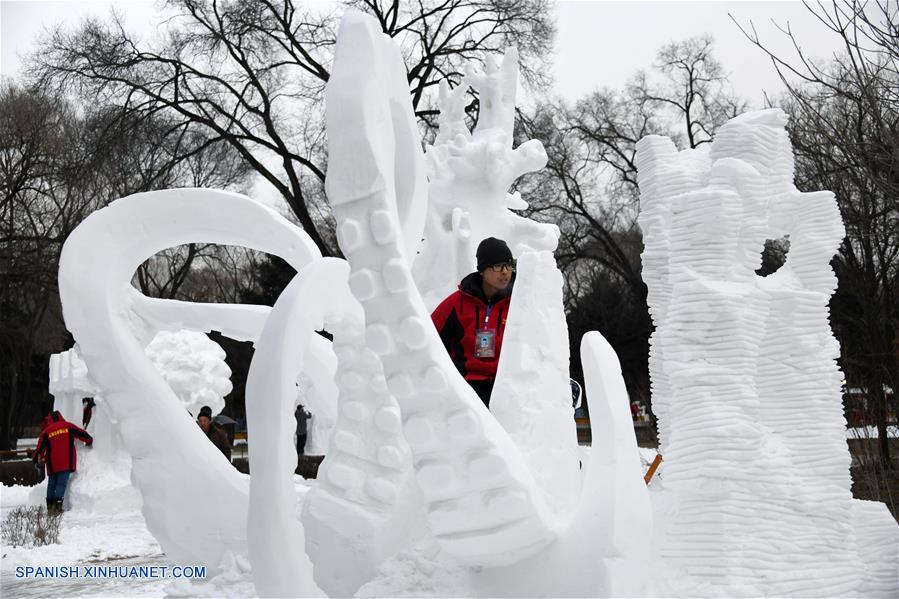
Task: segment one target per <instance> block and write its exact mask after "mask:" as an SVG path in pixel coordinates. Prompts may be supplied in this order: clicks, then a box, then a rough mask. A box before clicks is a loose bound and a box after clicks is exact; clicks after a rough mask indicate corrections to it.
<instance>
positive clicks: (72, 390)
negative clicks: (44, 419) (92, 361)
mask: <svg viewBox="0 0 899 599" xmlns="http://www.w3.org/2000/svg"><path fill="white" fill-rule="evenodd" d="M48 389H49V391H50V394H51V395H52V396H53V409H54V410H59V412H60V414H62V416H63V418H65V419H66V420H68V421H69V422H74V423H75V424H78V425H79V426H80V425H81V414H82V410H83V404H82V402H81V400H82V398H85V397H94V396H95V395H97V393H98V392H99V389H97V385H96V384H95V383H94V382H93V381H92V380H91V378H90V374H88V372H87V365H85V363H84V360H82V359H81V355H80V354H79V353H78V346H77V344H76V346H75V347H73V348H72V349H69V350H67V351H64V352H61V353H58V354H53V355H51V356H50V378H49V386H48Z"/></svg>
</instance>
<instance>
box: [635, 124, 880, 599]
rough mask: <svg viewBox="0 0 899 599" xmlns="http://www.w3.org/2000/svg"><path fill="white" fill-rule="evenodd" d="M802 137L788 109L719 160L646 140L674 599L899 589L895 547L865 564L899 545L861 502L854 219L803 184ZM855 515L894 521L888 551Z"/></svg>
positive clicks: (755, 127) (660, 556) (648, 248)
mask: <svg viewBox="0 0 899 599" xmlns="http://www.w3.org/2000/svg"><path fill="white" fill-rule="evenodd" d="M785 124H786V115H785V114H784V113H783V112H781V111H780V110H778V109H771V110H765V111H761V112H755V113H750V114H746V115H743V116H740V117H737V118H735V119H733V120H731V121H729V122H728V123H727V124H725V125H724V126H723V127H721V129H720V130H719V131H718V133H717V135H716V136H715V139H714V141H713V143H712V144H711V149H710V151H709V152H708V153H705V152H700V151H696V150H687V151H683V152H678V151H677V150H676V148H675V146H674V144H673V143H672V142H671V141H670V140H668V139H667V138H662V137H657V136H652V137H647V138H644V139H643V140H641V141H640V142H639V143H638V145H637V166H638V169H639V177H638V181H639V184H640V191H641V207H642V212H641V214H640V225H641V227H642V229H643V236H644V240H645V250H644V254H643V276H644V280H645V281H646V284H647V286H648V288H649V298H648V300H649V305H650V312H651V314H652V317H653V320H654V322H655V324H656V327H657V328H656V331H655V333H654V334H653V336H652V339H651V352H650V373H651V376H652V385H653V387H652V390H653V409H654V410H655V412H656V415H657V416H658V419H659V438H660V452H661V453H662V454H663V455H664V456H665V463H666V469H665V478H664V483H663V485H662V486H661V488H660V489H657V491H658V492H657V493H656V495H655V497H654V507H655V510H656V518H657V522H659V521H660V523H661V524H660V527H659V529H660V530H662V531H664V534H663V535H662V536H660V537H659V538H658V539H657V544H656V547H655V549H656V560H657V562H658V563H659V568H658V570H657V572H658V573H659V577H658V578H657V580H656V584H657V589H656V590H658V591H659V592H663V593H673V594H693V593H696V592H697V591H698V592H700V594H702V595H705V596H710V595H711V596H716V595H725V596H759V595H764V596H771V595H775V596H776V595H788V596H811V595H818V594H820V593H821V592H822V590H823V589H826V593H827V594H832V595H845V594H852V593H862V594H869V593H873V592H876V590H877V588H878V585H882V584H883V583H884V582H885V581H888V580H889V577H890V576H891V575H892V576H893V585H895V574H896V570H895V564H896V561H895V560H896V544H895V543H894V544H893V547H892V551H890V550H887V551H885V554H882V555H879V556H877V557H875V558H874V561H873V562H870V561H869V562H868V563H867V565H866V564H865V562H866V561H867V560H868V559H869V556H868V555H864V556H863V555H862V552H865V553H867V552H868V550H867V547H866V545H872V544H873V545H875V546H877V545H881V544H883V542H884V541H885V540H888V539H889V538H890V535H892V536H893V538H894V539H895V535H896V525H895V522H892V521H891V520H892V519H891V517H890V515H889V513H888V512H887V511H886V507H885V506H884V505H883V504H874V503H871V502H859V501H855V500H853V499H852V495H851V493H850V485H851V481H850V478H849V463H850V458H849V453H848V450H847V446H846V439H845V428H846V422H845V419H844V417H843V410H842V401H841V390H840V381H841V378H842V377H841V374H840V372H839V369H838V368H837V365H836V363H835V359H836V357H837V356H838V354H839V347H838V345H837V342H836V340H835V339H834V337H833V335H832V333H831V330H830V326H829V323H828V308H827V305H828V302H829V300H830V296H831V294H832V293H833V290H834V289H835V288H836V277H835V275H834V273H833V271H832V270H831V268H830V265H829V263H830V260H831V258H832V257H833V255H834V254H835V253H836V251H837V248H838V246H839V244H840V242H841V240H842V238H843V235H844V232H843V226H842V221H841V219H840V214H839V211H838V209H837V205H836V201H835V199H834V196H833V194H832V193H830V192H827V191H822V192H814V193H801V192H799V191H798V190H797V189H796V188H795V187H794V185H793V156H792V148H791V146H790V141H789V138H788V136H787V133H786V131H785V129H784V126H785ZM784 236H789V241H790V249H789V254H788V256H787V260H786V263H785V264H784V265H783V266H782V267H781V268H780V269H779V270H778V271H777V272H776V273H774V274H772V275H770V276H768V277H764V278H763V277H760V276H758V275H756V274H755V271H756V269H758V268H759V266H760V265H761V251H762V248H763V246H764V242H765V240H766V239H778V238H781V237H784ZM856 512H865V513H866V514H867V515H866V516H865V517H866V518H874V519H876V520H877V521H878V522H880V528H879V529H878V530H879V532H877V533H875V534H876V535H878V537H879V539H859V538H857V531H856V528H855V527H856V523H855V522H854V521H853V520H854V517H855V514H856ZM862 534H864V533H862ZM890 564H892V566H890ZM891 567H892V572H891V571H890V568H891ZM866 569H867V570H868V572H867V573H866ZM886 586H887V588H889V583H887V585H886Z"/></svg>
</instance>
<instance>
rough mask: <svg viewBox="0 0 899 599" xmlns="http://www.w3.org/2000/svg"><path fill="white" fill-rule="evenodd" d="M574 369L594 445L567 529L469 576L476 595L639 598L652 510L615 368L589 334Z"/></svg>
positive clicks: (598, 339) (606, 348)
mask: <svg viewBox="0 0 899 599" xmlns="http://www.w3.org/2000/svg"><path fill="white" fill-rule="evenodd" d="M581 362H582V364H583V366H584V377H585V382H586V386H587V394H588V397H590V398H591V403H590V408H591V409H590V414H591V416H590V424H591V428H592V429H593V431H594V435H593V439H594V441H593V448H592V451H591V458H590V460H589V462H587V464H586V465H585V473H584V479H583V487H582V489H581V492H580V494H579V495H578V500H577V504H576V506H575V508H574V510H573V518H572V521H571V524H570V526H569V527H568V528H567V529H566V530H565V531H564V532H563V533H562V534H561V535H560V536H559V538H558V539H557V540H556V541H555V542H554V543H552V544H551V545H549V546H547V547H546V548H544V549H543V550H541V551H540V552H539V553H537V554H535V555H533V556H531V557H529V558H527V559H524V560H522V561H519V562H518V563H515V564H513V565H510V566H508V567H504V568H491V569H487V568H485V569H483V570H481V571H480V572H479V573H477V574H475V575H473V581H472V584H471V587H472V588H473V589H476V590H477V594H478V595H479V596H488V597H498V596H508V597H547V596H553V597H638V596H641V594H642V593H643V592H644V588H645V584H646V580H647V566H648V562H649V554H650V544H651V539H652V530H653V526H652V510H651V507H650V502H649V494H648V492H647V489H646V484H645V483H644V482H643V473H642V469H641V467H640V457H639V453H638V449H637V439H636V435H635V434H634V426H633V421H632V420H631V412H630V402H629V400H628V395H627V389H626V388H625V386H624V379H623V377H622V376H621V366H620V364H619V362H618V357H617V356H616V355H615V351H614V350H613V349H612V347H611V346H610V345H609V344H608V342H607V341H606V340H605V339H604V338H603V337H602V335H600V334H599V333H597V332H595V331H594V332H590V333H587V334H586V335H584V338H583V339H582V341H581Z"/></svg>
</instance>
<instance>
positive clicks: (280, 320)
mask: <svg viewBox="0 0 899 599" xmlns="http://www.w3.org/2000/svg"><path fill="white" fill-rule="evenodd" d="M347 270H348V269H347V265H346V263H345V262H343V261H342V260H337V259H334V258H328V259H324V260H316V261H314V262H312V263H311V264H309V265H308V266H306V267H305V268H303V269H302V270H300V271H299V272H298V274H297V276H296V277H295V278H294V279H293V281H292V282H291V283H290V285H288V287H287V289H285V290H284V292H283V293H282V294H281V296H280V297H279V298H278V300H277V302H276V303H275V306H274V307H273V308H272V313H271V315H270V316H269V319H268V321H267V322H266V324H265V328H264V329H263V331H262V335H261V336H260V338H259V342H258V344H257V349H256V353H255V355H254V357H253V362H252V364H251V366H250V372H249V374H248V377H247V430H248V431H249V441H250V443H249V447H250V471H251V472H252V473H253V475H252V477H251V478H250V510H249V517H248V519H247V538H248V541H249V558H250V563H251V565H252V567H253V581H254V584H255V586H256V591H257V592H258V593H259V594H260V595H261V596H263V597H296V596H304V597H305V596H309V595H313V594H315V595H318V594H321V591H320V590H319V589H318V587H317V586H316V585H315V583H314V582H313V581H312V575H311V572H312V564H311V563H310V561H309V557H308V556H307V555H306V553H305V548H304V545H305V535H304V530H303V527H302V526H300V522H299V520H298V519H297V517H296V505H297V499H296V493H295V489H294V486H293V476H292V475H293V471H294V469H295V468H296V464H297V455H296V448H295V447H294V445H293V444H292V443H290V442H289V440H290V439H291V438H292V432H293V431H292V429H293V420H292V419H286V418H284V415H285V414H288V413H291V412H292V411H293V398H294V393H293V391H294V389H293V385H294V383H293V381H295V380H296V378H297V375H298V371H299V369H300V366H299V365H300V364H303V362H304V359H305V356H306V353H307V350H308V349H309V348H310V347H311V346H312V341H313V339H316V340H317V339H320V337H319V336H318V335H317V334H316V333H315V331H316V330H320V329H321V328H322V327H323V326H324V325H325V324H327V325H328V326H329V328H332V329H333V330H335V332H338V331H339V333H345V332H348V331H360V330H361V329H362V314H361V310H360V309H359V305H358V303H357V302H356V301H355V300H354V299H353V297H352V296H351V295H350V293H349V289H348V287H347ZM258 431H265V432H264V433H263V434H262V435H259V434H258ZM266 433H267V434H266ZM334 445H335V447H341V446H342V445H341V442H340V439H339V438H338V439H337V442H335V443H334ZM382 449H383V448H382ZM374 482H375V483H377V481H374Z"/></svg>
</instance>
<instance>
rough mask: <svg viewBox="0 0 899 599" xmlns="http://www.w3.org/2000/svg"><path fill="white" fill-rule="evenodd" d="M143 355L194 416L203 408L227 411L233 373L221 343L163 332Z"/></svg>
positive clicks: (191, 333)
mask: <svg viewBox="0 0 899 599" xmlns="http://www.w3.org/2000/svg"><path fill="white" fill-rule="evenodd" d="M144 351H145V353H146V354H147V357H149V358H150V361H151V362H152V363H153V365H154V366H155V367H156V369H157V370H159V373H160V374H161V375H162V378H163V379H164V380H165V382H166V383H168V384H169V386H170V387H171V388H172V391H174V392H175V395H177V396H178V399H180V400H181V404H182V405H183V406H184V407H185V409H187V411H188V412H190V413H191V415H192V416H194V417H196V415H197V414H198V413H199V412H200V408H202V407H203V406H209V407H210V408H211V409H212V413H213V414H218V413H219V412H221V411H222V410H223V409H224V407H225V396H226V395H228V394H229V393H231V388H232V387H231V380H230V377H231V369H230V368H228V365H227V364H226V363H225V351H224V350H223V349H222V348H221V347H220V346H219V344H218V343H216V342H215V341H213V340H212V339H210V338H209V337H207V336H206V335H204V334H203V333H197V332H194V331H160V332H159V333H157V334H156V336H155V337H154V338H153V341H151V342H150V344H149V345H148V346H147V347H146V349H145V350H144Z"/></svg>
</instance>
